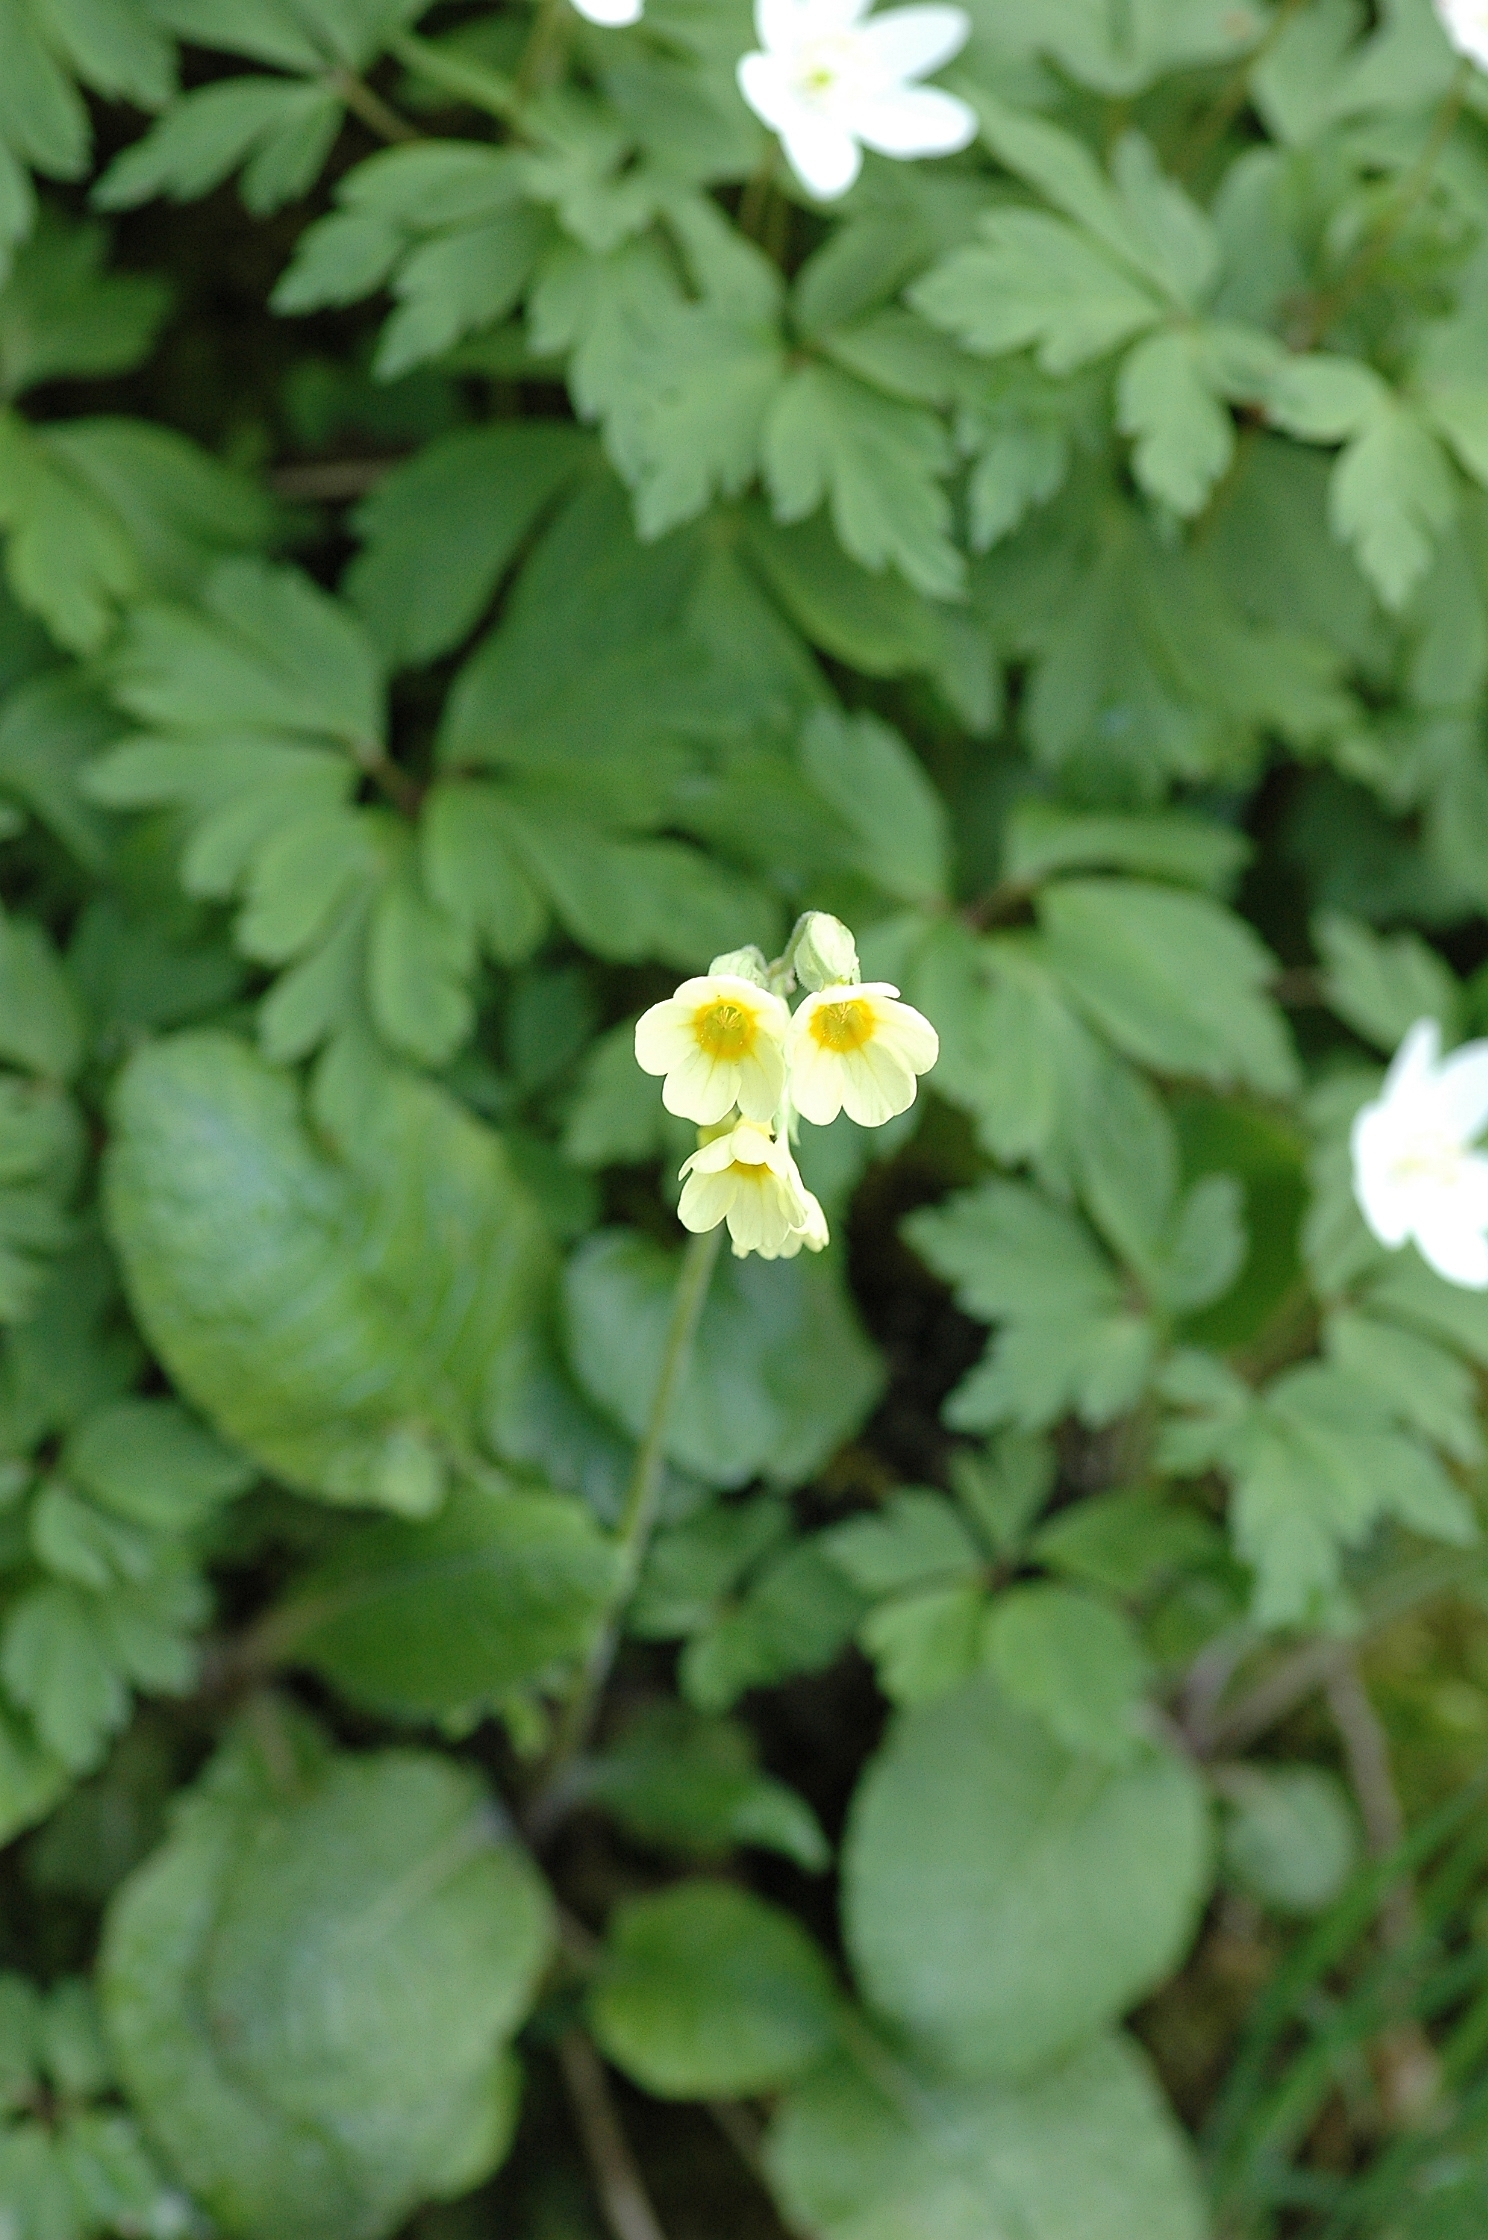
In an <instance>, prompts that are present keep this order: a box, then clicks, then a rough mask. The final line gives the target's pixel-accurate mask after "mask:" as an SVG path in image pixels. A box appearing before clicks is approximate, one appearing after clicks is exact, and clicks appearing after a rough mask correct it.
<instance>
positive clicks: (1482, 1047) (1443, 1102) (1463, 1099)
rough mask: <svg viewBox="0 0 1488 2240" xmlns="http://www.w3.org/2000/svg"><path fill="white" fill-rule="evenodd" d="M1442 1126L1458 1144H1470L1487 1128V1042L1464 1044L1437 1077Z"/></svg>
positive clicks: (1436, 1084) (1452, 1055) (1436, 1090)
mask: <svg viewBox="0 0 1488 2240" xmlns="http://www.w3.org/2000/svg"><path fill="white" fill-rule="evenodd" d="M1435 1095H1436V1097H1437V1098H1438V1099H1439V1106H1438V1109H1439V1112H1440V1115H1441V1125H1442V1126H1443V1127H1445V1128H1446V1129H1447V1130H1448V1131H1449V1132H1450V1133H1451V1134H1452V1135H1454V1136H1455V1137H1456V1138H1457V1140H1458V1142H1459V1143H1471V1142H1472V1140H1473V1138H1474V1137H1475V1136H1480V1135H1481V1134H1482V1132H1483V1130H1484V1128H1485V1127H1488V1042H1465V1043H1464V1044H1463V1046H1462V1048H1461V1049H1460V1050H1454V1051H1453V1052H1452V1054H1451V1056H1450V1057H1449V1058H1447V1059H1446V1060H1445V1061H1444V1063H1443V1065H1442V1067H1441V1069H1440V1071H1439V1072H1438V1074H1437V1077H1436V1082H1435Z"/></svg>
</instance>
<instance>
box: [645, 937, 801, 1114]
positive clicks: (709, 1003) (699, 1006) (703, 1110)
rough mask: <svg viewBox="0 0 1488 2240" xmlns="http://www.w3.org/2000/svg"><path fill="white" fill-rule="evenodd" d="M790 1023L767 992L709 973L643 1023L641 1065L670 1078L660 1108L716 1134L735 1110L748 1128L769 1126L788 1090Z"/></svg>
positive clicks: (686, 985) (728, 975) (657, 1006)
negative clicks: (786, 1050)
mask: <svg viewBox="0 0 1488 2240" xmlns="http://www.w3.org/2000/svg"><path fill="white" fill-rule="evenodd" d="M789 1023H790V1013H789V1012H788V1011H787V1010H786V1008H785V1005H784V1004H783V1003H782V1002H781V1000H780V998H779V996H775V995H771V994H770V992H769V990H768V989H766V988H758V987H756V986H755V984H754V982H753V981H752V980H744V979H741V978H740V977H739V975H738V974H736V973H730V972H710V973H705V974H704V975H702V976H701V977H700V978H699V979H696V980H684V981H683V983H682V985H681V987H680V988H679V989H678V990H677V992H676V994H675V995H674V996H669V997H668V999H667V1001H666V1002H665V1003H653V1004H652V1006H651V1009H650V1010H649V1011H647V1012H645V1013H644V1014H643V1015H642V1017H641V1018H639V1019H638V1020H637V1021H636V1033H635V1049H636V1062H637V1064H638V1065H639V1066H640V1067H641V1069H642V1071H643V1072H645V1073H660V1074H664V1075H665V1076H666V1078H665V1080H664V1081H663V1083H662V1090H661V1101H662V1103H663V1104H664V1105H665V1106H666V1108H667V1111H668V1112H675V1113H676V1114H677V1115H678V1116H679V1118H681V1119H683V1120H695V1121H696V1122H697V1123H698V1126H699V1127H702V1128H710V1127H712V1126H713V1125H714V1123H715V1122H716V1121H719V1120H721V1119H723V1117H724V1115H725V1113H727V1112H729V1111H730V1110H731V1109H732V1108H733V1106H734V1105H737V1106H738V1107H739V1110H740V1111H741V1112H742V1113H743V1114H744V1116H745V1118H746V1119H748V1120H768V1119H769V1118H770V1117H771V1115H772V1114H773V1112H774V1110H775V1108H776V1106H777V1105H778V1104H779V1102H780V1092H781V1090H782V1088H783V1087H784V1085H785V1056H784V1043H785V1032H786V1028H787V1026H788V1025H789Z"/></svg>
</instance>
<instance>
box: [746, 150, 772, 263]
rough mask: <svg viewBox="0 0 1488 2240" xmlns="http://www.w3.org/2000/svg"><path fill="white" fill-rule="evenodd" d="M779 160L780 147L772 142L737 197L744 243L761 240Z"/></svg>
mask: <svg viewBox="0 0 1488 2240" xmlns="http://www.w3.org/2000/svg"><path fill="white" fill-rule="evenodd" d="M779 160H780V146H779V143H778V142H777V141H774V140H772V141H771V142H770V145H769V147H768V148H767V149H766V150H765V152H764V154H763V155H762V156H761V158H760V161H759V167H758V169H757V170H755V171H753V172H751V174H750V176H749V179H748V181H747V183H746V185H745V188H744V192H743V194H742V195H740V197H739V231H740V232H741V233H742V234H743V236H744V238H745V240H746V241H758V240H760V239H761V238H762V236H763V233H764V226H765V214H766V212H767V210H768V209H769V206H770V196H771V193H772V190H773V188H774V185H775V167H776V165H777V163H778V162H779Z"/></svg>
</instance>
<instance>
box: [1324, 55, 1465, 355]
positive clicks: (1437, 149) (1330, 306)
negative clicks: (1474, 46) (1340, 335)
mask: <svg viewBox="0 0 1488 2240" xmlns="http://www.w3.org/2000/svg"><path fill="white" fill-rule="evenodd" d="M1472 67H1473V66H1472V64H1471V63H1470V62H1469V61H1468V60H1467V58H1466V56H1464V57H1463V59H1462V61H1461V62H1460V63H1459V64H1458V66H1457V72H1456V75H1455V77H1454V78H1453V80H1452V83H1451V85H1450V86H1449V87H1448V89H1447V92H1446V96H1445V98H1444V99H1443V101H1442V104H1441V107H1440V108H1439V109H1438V110H1437V113H1436V121H1435V122H1434V124H1433V125H1432V127H1431V130H1430V132H1429V133H1428V135H1427V138H1426V145H1425V147H1424V148H1422V150H1421V153H1420V155H1419V156H1418V157H1417V158H1416V161H1415V162H1414V163H1413V164H1412V166H1411V168H1410V170H1409V171H1408V172H1407V173H1406V175H1405V177H1404V178H1403V179H1402V180H1401V182H1400V185H1399V186H1398V187H1397V189H1396V191H1395V194H1394V196H1393V197H1392V199H1391V201H1390V203H1389V204H1388V206H1387V208H1386V210H1385V213H1384V215H1383V217H1382V218H1381V219H1380V221H1379V224H1378V225H1377V226H1375V227H1374V228H1373V229H1372V231H1371V232H1370V233H1369V234H1368V235H1366V237H1365V239H1364V240H1363V241H1362V242H1361V243H1360V245H1359V248H1358V250H1357V252H1356V253H1355V255H1354V257H1353V258H1352V260H1351V261H1350V263H1348V264H1346V265H1345V266H1344V269H1343V271H1342V272H1341V273H1340V274H1339V276H1338V278H1337V279H1336V280H1335V281H1334V283H1333V285H1332V287H1331V288H1325V289H1324V290H1323V292H1322V294H1321V295H1318V296H1314V297H1313V299H1312V301H1311V303H1310V305H1309V306H1308V307H1307V314H1306V317H1305V319H1304V320H1303V322H1302V324H1301V326H1300V329H1299V330H1298V332H1297V333H1296V334H1294V335H1293V336H1291V337H1290V338H1289V339H1290V340H1291V344H1292V348H1293V349H1295V350H1313V349H1316V347H1317V345H1318V343H1320V342H1321V341H1322V340H1323V338H1324V337H1325V336H1326V335H1327V333H1328V332H1329V330H1330V328H1332V327H1334V326H1336V325H1337V323H1338V320H1339V319H1340V318H1341V317H1342V315H1343V313H1344V312H1345V311H1346V310H1347V309H1348V307H1349V305H1350V304H1351V303H1352V302H1353V300H1354V298H1355V297H1356V296H1357V295H1358V293H1359V291H1360V289H1361V288H1363V287H1366V286H1367V285H1368V283H1369V281H1370V280H1371V279H1372V278H1373V277H1374V275H1375V273H1376V272H1377V271H1378V270H1379V267H1380V265H1381V264H1382V263H1383V262H1384V259H1385V258H1386V256H1387V255H1388V254H1389V251H1390V245H1391V243H1392V242H1393V241H1394V239H1395V237H1396V235H1397V234H1398V233H1399V231H1400V229H1401V227H1402V226H1403V225H1404V224H1405V221H1406V219H1407V218H1408V217H1409V216H1410V215H1411V212H1412V211H1413V210H1414V209H1415V208H1416V206H1417V204H1418V203H1419V202H1420V201H1421V198H1422V197H1423V195H1424V194H1425V193H1426V190H1427V188H1428V187H1429V186H1430V185H1431V181H1432V179H1433V177H1434V176H1435V173H1436V167H1437V164H1438V163H1439V162H1440V161H1441V158H1442V154H1443V152H1444V151H1445V148H1446V145H1447V142H1448V141H1449V140H1450V139H1451V137H1452V133H1453V129H1454V128H1455V126H1456V123H1457V119H1458V117H1459V116H1460V115H1461V114H1462V104H1463V102H1464V101H1465V100H1466V99H1467V89H1468V86H1469V84H1470V83H1471V80H1472Z"/></svg>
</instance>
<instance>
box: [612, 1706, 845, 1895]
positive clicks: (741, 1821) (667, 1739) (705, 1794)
mask: <svg viewBox="0 0 1488 2240" xmlns="http://www.w3.org/2000/svg"><path fill="white" fill-rule="evenodd" d="M757 1758H758V1748H757V1745H756V1743H755V1740H754V1737H753V1735H752V1734H751V1732H750V1730H749V1729H748V1727H746V1726H743V1725H741V1724H739V1723H737V1722H736V1721H734V1720H730V1719H708V1718H704V1717H703V1716H702V1714H701V1713H699V1712H695V1711H692V1710H689V1708H688V1707H687V1705H686V1704H681V1703H670V1702H663V1703H657V1704H653V1705H651V1706H650V1707H648V1708H647V1709H646V1710H645V1711H643V1712H642V1713H641V1714H640V1716H639V1717H638V1718H636V1719H634V1720H633V1721H632V1722H631V1723H630V1725H629V1726H628V1727H627V1728H626V1729H625V1732H624V1733H623V1734H622V1735H621V1736H620V1738H619V1740H618V1741H616V1742H613V1743H611V1744H610V1746H609V1747H608V1748H607V1749H606V1750H605V1752H604V1754H603V1756H602V1757H598V1758H591V1759H589V1760H587V1761H586V1762H585V1763H584V1764H583V1765H582V1766H581V1767H580V1768H579V1769H578V1787H579V1790H580V1793H581V1794H582V1795H583V1796H584V1797H585V1798H586V1799H588V1800H591V1801H593V1802H594V1803H596V1804H599V1805H602V1806H603V1807H604V1808H605V1810H607V1811H608V1812H610V1813H612V1814H613V1815H614V1817H615V1818H616V1819H617V1820H618V1821H619V1822H620V1825H621V1826H622V1827H623V1828H624V1829H625V1830H626V1832H627V1834H629V1835H632V1836H635V1837H638V1838H639V1840H640V1841H641V1842H642V1843H646V1844H655V1845H659V1846H661V1847H663V1848H665V1849H667V1850H676V1851H684V1852H688V1853H691V1854H694V1855H701V1856H703V1857H709V1856H715V1855H720V1854H722V1853H724V1852H727V1851H731V1850H732V1849H733V1848H734V1847H735V1846H736V1845H744V1846H750V1847H753V1848H755V1849H758V1850H763V1851H778V1852H780V1853H781V1854H783V1856H784V1857H785V1858H787V1859H791V1860H793V1861H794V1862H795V1864H796V1865H797V1866H798V1867H801V1868H803V1869H804V1870H805V1872H806V1873H807V1874H820V1873H821V1872H822V1870H823V1869H824V1868H825V1867H826V1866H827V1865H828V1864H829V1863H830V1861H831V1856H832V1854H831V1850H830V1847H829V1845H828V1843H827V1839H826V1837H825V1836H824V1835H823V1834H822V1831H821V1828H820V1826H819V1824H818V1822H817V1818H816V1815H815V1813H814V1812H813V1811H812V1809H811V1807H810V1805H808V1804H807V1803H806V1801H805V1799H804V1798H803V1797H800V1796H797V1794H796V1792H795V1790H794V1789H789V1788H787V1787H786V1785H785V1783H784V1782H783V1781H773V1780H771V1779H770V1777H769V1775H767V1774H763V1773H761V1772H760V1771H759V1768H758V1764H757Z"/></svg>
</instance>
